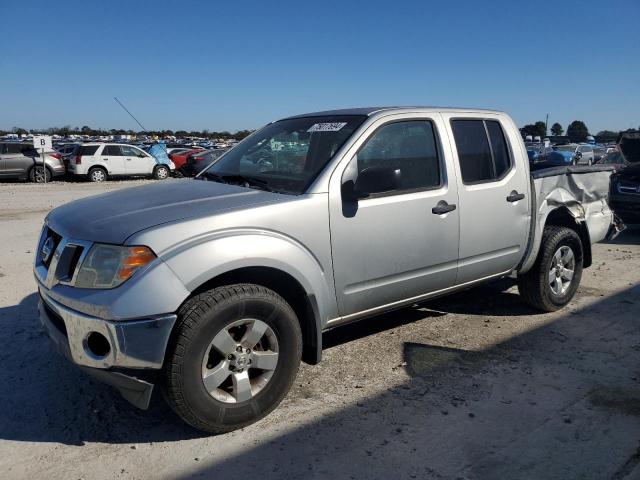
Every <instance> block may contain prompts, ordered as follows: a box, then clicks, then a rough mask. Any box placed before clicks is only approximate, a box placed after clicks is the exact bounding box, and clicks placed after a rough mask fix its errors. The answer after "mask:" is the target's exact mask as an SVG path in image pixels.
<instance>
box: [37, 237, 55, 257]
mask: <svg viewBox="0 0 640 480" xmlns="http://www.w3.org/2000/svg"><path fill="white" fill-rule="evenodd" d="M53 247H54V240H53V237H49V238H47V240H46V241H45V242H44V244H43V245H42V249H40V256H41V257H42V261H43V262H44V263H47V262H48V261H49V258H50V257H51V254H52V253H53Z"/></svg>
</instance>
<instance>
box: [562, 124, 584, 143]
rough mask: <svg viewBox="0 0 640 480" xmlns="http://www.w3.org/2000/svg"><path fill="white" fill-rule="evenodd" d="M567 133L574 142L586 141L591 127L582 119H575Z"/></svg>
mask: <svg viewBox="0 0 640 480" xmlns="http://www.w3.org/2000/svg"><path fill="white" fill-rule="evenodd" d="M567 135H568V136H569V140H571V141H572V142H584V141H586V140H587V137H588V136H589V129H588V128H587V126H586V125H585V124H584V122H583V121H582V120H574V121H573V122H571V123H570V124H569V126H568V127H567Z"/></svg>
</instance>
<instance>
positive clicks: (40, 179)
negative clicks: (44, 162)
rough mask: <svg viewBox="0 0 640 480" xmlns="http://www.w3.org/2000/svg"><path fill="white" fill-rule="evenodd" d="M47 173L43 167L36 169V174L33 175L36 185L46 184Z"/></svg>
mask: <svg viewBox="0 0 640 480" xmlns="http://www.w3.org/2000/svg"><path fill="white" fill-rule="evenodd" d="M45 175H46V174H45V171H44V168H42V167H35V170H34V173H33V177H34V180H35V181H36V183H44V182H45V180H46V176H45Z"/></svg>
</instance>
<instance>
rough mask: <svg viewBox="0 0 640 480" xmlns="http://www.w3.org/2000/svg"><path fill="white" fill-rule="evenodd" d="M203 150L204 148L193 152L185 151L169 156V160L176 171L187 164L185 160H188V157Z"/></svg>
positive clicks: (195, 149)
mask: <svg viewBox="0 0 640 480" xmlns="http://www.w3.org/2000/svg"><path fill="white" fill-rule="evenodd" d="M203 150H204V148H194V149H193V150H187V151H186V152H180V153H177V154H170V155H169V158H170V159H171V161H172V162H173V163H174V164H175V166H176V170H178V169H179V168H180V167H182V166H183V165H184V164H185V163H186V162H187V158H189V156H190V155H194V154H196V153H199V152H202V151H203Z"/></svg>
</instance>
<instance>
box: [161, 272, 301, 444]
mask: <svg viewBox="0 0 640 480" xmlns="http://www.w3.org/2000/svg"><path fill="white" fill-rule="evenodd" d="M178 322H179V323H178V324H177V325H176V329H175V331H174V337H173V338H174V340H173V341H172V343H171V344H170V346H169V349H168V355H167V360H166V362H165V367H164V370H163V373H164V393H165V397H166V399H167V401H168V403H169V405H170V406H171V407H172V409H173V410H174V411H175V412H176V413H177V414H178V415H179V416H180V417H181V418H182V419H183V420H184V421H185V422H187V423H189V424H190V425H192V426H194V427H195V428H198V429H200V430H203V431H206V432H210V433H224V432H229V431H231V430H235V429H238V428H242V427H244V426H246V425H249V424H251V423H254V422H256V421H257V420H259V419H261V418H262V417H264V416H265V415H267V414H268V413H270V412H271V411H272V410H273V409H274V408H276V407H277V406H278V404H279V403H280V402H281V401H282V399H283V398H284V396H285V395H286V394H287V392H288V391H289V389H290V387H291V384H292V383H293V381H294V379H295V377H296V374H297V371H298V366H299V364H300V358H301V355H302V334H301V331H300V324H299V323H298V319H297V317H296V315H295V313H294V311H293V310H292V309H291V307H290V306H289V305H288V304H287V303H286V302H285V301H284V300H283V299H282V297H280V296H279V295H278V294H277V293H275V292H273V291H272V290H269V289H267V288H265V287H262V286H258V285H252V284H237V285H229V286H225V287H219V288H215V289H212V290H209V291H207V292H204V293H201V294H199V295H196V296H194V297H193V298H191V299H190V300H189V301H187V302H186V303H185V304H184V305H183V306H182V307H181V308H180V311H179V312H178Z"/></svg>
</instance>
